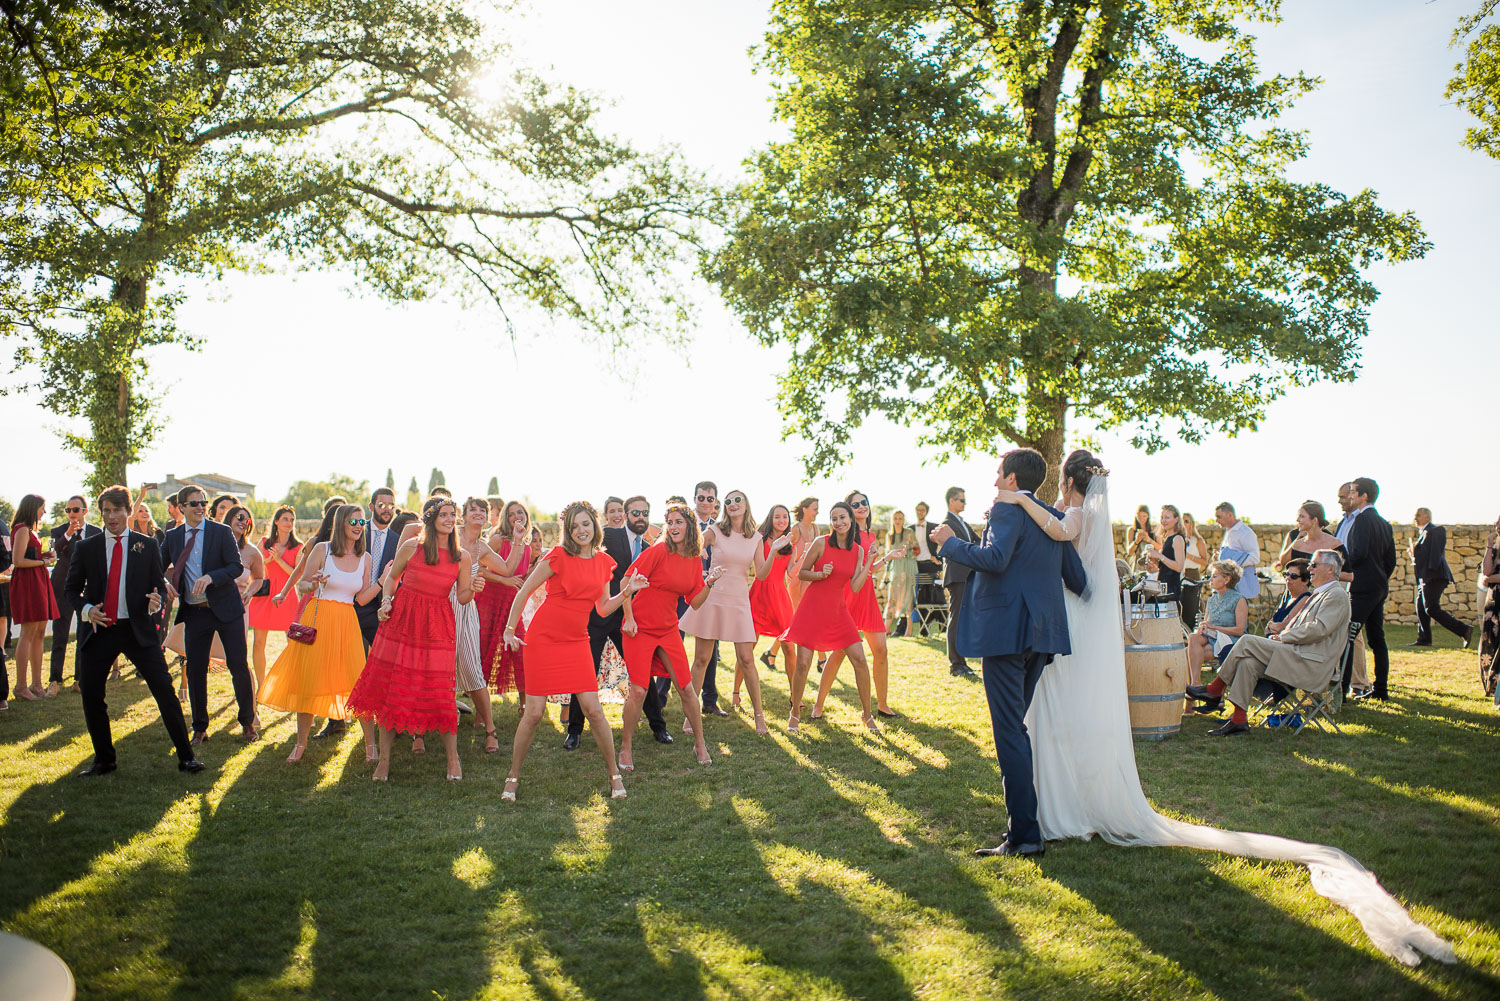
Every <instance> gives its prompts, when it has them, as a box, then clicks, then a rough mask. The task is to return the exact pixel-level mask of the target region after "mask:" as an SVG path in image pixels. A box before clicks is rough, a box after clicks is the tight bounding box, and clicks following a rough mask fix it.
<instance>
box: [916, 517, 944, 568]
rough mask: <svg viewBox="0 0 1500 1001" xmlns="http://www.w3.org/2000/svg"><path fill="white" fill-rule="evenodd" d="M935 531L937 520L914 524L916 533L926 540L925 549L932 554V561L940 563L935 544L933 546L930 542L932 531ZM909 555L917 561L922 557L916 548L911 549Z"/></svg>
mask: <svg viewBox="0 0 1500 1001" xmlns="http://www.w3.org/2000/svg"><path fill="white" fill-rule="evenodd" d="M936 531H937V522H935V521H924V522H922V524H920V525H918V526H916V532H917V534H918V535H920V536H921V537H922V538H923V539H926V540H927V551H928V552H929V553H931V554H932V559H933V561H934V562H936V563H941V562H942V560H941V559H939V558H938V554H937V546H934V545H933V544H932V533H933V532H936ZM911 555H912V556H913V557H915V558H916V559H917V560H918V561H920V560H921V559H922V557H921V556H920V555H918V554H917V551H916V550H912V553H911Z"/></svg>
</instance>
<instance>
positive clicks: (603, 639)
mask: <svg viewBox="0 0 1500 1001" xmlns="http://www.w3.org/2000/svg"><path fill="white" fill-rule="evenodd" d="M655 536H656V533H655V532H653V531H652V529H651V502H650V501H648V500H646V498H644V497H641V496H639V495H637V496H635V497H631V498H630V499H629V500H627V501H625V527H624V528H606V529H605V530H604V551H605V552H606V553H608V554H609V558H610V559H612V560H614V561H615V569H614V573H613V575H612V576H611V577H610V579H609V593H610V594H612V595H613V594H619V593H620V581H621V580H622V579H623V578H624V577H625V571H626V570H628V569H629V568H630V564H632V563H634V562H635V559H636V557H637V556H639V555H641V553H643V552H645V551H646V547H648V546H650V545H651V544H652V543H653V542H654V541H656V539H655ZM624 621H625V609H624V606H621V607H620V608H617V609H615V611H614V613H613V614H611V615H607V616H600V615H599V613H598V612H596V611H593V610H590V611H589V648H590V650H591V651H592V652H593V654H594V673H595V674H598V673H599V672H600V670H601V669H602V665H603V663H604V644H605V643H613V644H614V645H615V650H616V651H618V652H619V654H620V656H621V657H624V656H625V640H624V638H623V637H622V636H621V633H620V626H621V624H622V623H623V622H624ZM665 704H666V700H665V698H663V696H662V693H661V691H660V690H659V689H658V688H657V687H656V685H654V684H652V685H647V686H646V699H645V701H644V702H643V703H642V706H643V707H644V709H645V711H646V722H647V723H649V724H650V726H651V732H652V733H653V734H654V735H655V736H656V740H657V742H658V743H662V744H670V743H672V735H671V734H669V733H667V724H666V722H665V721H664V720H663V719H662V718H661V710H662V706H663V705H665ZM583 724H584V715H583V709H582V708H581V707H580V706H579V705H578V696H577V695H574V696H573V701H572V702H571V703H570V704H569V705H568V735H567V736H566V737H564V738H563V750H565V751H573V750H577V748H578V743H579V740H580V738H581V737H582V736H583Z"/></svg>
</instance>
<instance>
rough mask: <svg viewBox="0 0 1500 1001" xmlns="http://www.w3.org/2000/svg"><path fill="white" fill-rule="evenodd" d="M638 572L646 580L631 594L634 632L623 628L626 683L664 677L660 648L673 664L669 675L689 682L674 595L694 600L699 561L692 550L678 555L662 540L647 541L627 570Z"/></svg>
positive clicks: (699, 580)
mask: <svg viewBox="0 0 1500 1001" xmlns="http://www.w3.org/2000/svg"><path fill="white" fill-rule="evenodd" d="M637 573H638V574H640V575H641V576H642V577H644V578H646V580H647V581H649V582H650V586H649V587H647V588H646V589H645V590H643V591H637V592H636V593H635V595H634V596H633V597H632V598H631V599H630V604H631V613H632V614H633V615H634V616H635V626H636V631H635V635H634V636H631V635H629V634H622V636H621V639H622V640H623V641H624V644H625V669H626V670H627V671H629V672H630V683H631V684H632V685H638V686H640V687H641V688H645V687H646V683H647V682H648V681H650V680H651V676H652V675H653V674H654V675H657V676H658V677H663V678H664V677H667V672H666V671H664V670H662V666H661V661H660V660H659V659H658V658H657V656H656V651H658V650H660V651H662V652H663V653H665V654H666V655H667V662H668V663H670V664H671V665H672V673H671V678H672V680H673V681H675V682H677V684H678V686H679V687H686V686H687V685H688V684H691V683H692V680H693V675H692V672H691V671H690V670H689V669H688V656H687V650H685V649H684V648H683V646H682V634H681V633H680V632H678V631H677V599H678V598H683V599H685V600H687V601H692V600H693V598H695V597H696V596H697V594H698V592H699V591H701V590H703V588H704V586H705V585H704V583H703V561H702V560H701V559H699V558H698V557H696V556H679V555H677V554H676V553H672V552H668V551H667V547H666V544H665V543H661V544H658V545H655V546H648V547H647V548H646V551H645V552H643V553H641V555H640V556H637V557H636V560H635V562H634V563H632V564H630V569H629V570H628V571H626V574H625V575H626V576H627V577H628V576H630V575H631V574H637Z"/></svg>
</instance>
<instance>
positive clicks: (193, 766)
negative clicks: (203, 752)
mask: <svg viewBox="0 0 1500 1001" xmlns="http://www.w3.org/2000/svg"><path fill="white" fill-rule="evenodd" d="M203 768H204V765H203V762H201V761H199V760H198V759H197V758H194V759H193V760H192V761H179V762H177V770H178V771H179V772H191V773H193V774H194V775H196V774H197V773H199V772H201V771H203Z"/></svg>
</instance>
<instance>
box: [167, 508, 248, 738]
mask: <svg viewBox="0 0 1500 1001" xmlns="http://www.w3.org/2000/svg"><path fill="white" fill-rule="evenodd" d="M177 506H178V507H179V508H181V509H182V514H183V522H182V524H181V525H178V526H177V527H176V528H174V529H172V530H171V531H169V532H167V538H166V543H165V553H164V559H165V560H166V562H167V564H168V566H167V594H168V595H169V596H170V597H171V598H173V599H174V600H175V601H176V602H177V621H178V622H181V623H182V639H183V645H184V646H186V647H187V679H188V698H189V701H190V702H191V704H192V711H193V744H194V745H195V746H196V745H198V744H201V743H203V741H205V740H207V739H208V655H209V652H210V651H211V650H212V649H213V642H214V636H215V634H217V635H218V637H219V642H220V643H221V644H222V645H223V647H224V663H225V666H226V667H228V668H229V677H230V679H231V680H232V681H233V682H234V699H235V702H236V703H238V705H239V722H240V726H242V727H243V728H244V738H245V739H246V740H247V741H248V740H255V739H256V738H257V737H259V736H260V733H259V731H257V730H256V728H255V689H254V686H253V685H252V683H251V680H250V665H249V663H248V662H247V661H246V658H245V602H244V599H242V598H241V597H240V588H239V583H238V580H239V576H240V574H242V573H244V572H245V568H244V565H243V564H242V563H240V551H239V547H238V546H236V545H235V544H234V533H233V532H232V531H230V529H229V526H228V525H221V524H219V523H218V522H216V521H210V520H208V519H207V518H206V517H204V515H205V514H206V513H207V511H206V509H207V507H208V495H207V494H206V493H204V492H203V488H201V487H199V486H197V485H196V484H191V483H189V484H187V485H185V486H184V487H183V488H182V489H181V490H179V491H178V492H177Z"/></svg>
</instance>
